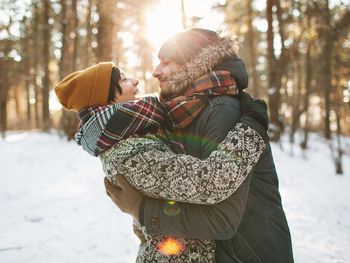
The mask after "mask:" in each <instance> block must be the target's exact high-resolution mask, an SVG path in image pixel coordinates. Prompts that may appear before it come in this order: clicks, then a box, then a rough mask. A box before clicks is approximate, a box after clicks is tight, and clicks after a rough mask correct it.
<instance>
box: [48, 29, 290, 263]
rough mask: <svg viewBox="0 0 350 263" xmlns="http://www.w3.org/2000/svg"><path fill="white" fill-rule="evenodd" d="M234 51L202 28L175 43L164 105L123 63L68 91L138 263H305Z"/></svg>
mask: <svg viewBox="0 0 350 263" xmlns="http://www.w3.org/2000/svg"><path fill="white" fill-rule="evenodd" d="M237 50H238V49H237V46H236V43H235V42H234V41H232V40H231V39H228V38H223V37H220V36H219V35H218V34H217V33H216V32H213V31H210V30H206V29H200V28H193V29H190V30H188V31H184V32H180V33H178V34H176V35H175V36H173V37H172V38H170V39H169V40H168V41H166V42H165V43H164V44H163V46H162V47H161V49H160V51H159V53H158V56H159V60H160V62H159V64H158V65H157V67H156V68H155V70H154V72H153V76H154V77H155V78H157V79H158V80H159V86H160V97H159V98H157V97H152V96H147V97H143V98H141V99H139V100H136V99H135V95H136V93H137V91H138V89H137V85H138V81H137V80H136V79H134V78H129V77H127V76H126V75H125V73H124V72H122V70H121V69H119V68H118V67H117V66H115V65H114V64H113V63H111V62H103V63H99V64H97V65H94V66H92V67H90V68H87V69H85V70H82V71H77V72H74V73H72V74H71V75H69V76H67V77H66V78H64V79H63V80H62V81H61V82H60V83H58V84H57V86H56V88H55V91H56V94H57V97H58V98H59V100H60V102H61V103H62V105H63V106H64V107H65V108H66V109H68V110H73V111H76V112H78V113H79V117H80V119H81V125H80V129H79V131H78V133H77V134H76V141H77V143H78V144H79V145H81V146H82V147H83V149H84V150H85V151H87V152H88V153H90V154H91V155H93V156H98V157H99V158H100V159H101V162H102V166H103V169H104V172H105V174H106V178H105V187H106V192H107V194H108V196H109V197H110V198H111V199H112V201H113V202H114V203H115V204H116V205H117V206H118V207H119V208H120V209H121V210H122V211H123V212H125V213H128V214H130V215H131V216H132V217H133V218H134V232H135V233H136V234H137V236H138V237H139V238H140V240H141V244H140V247H139V252H138V256H137V259H136V261H137V262H217V263H226V262H227V263H230V262H248V263H249V262H267V263H274V262H276V263H279V262H281V263H288V262H293V254H292V245H291V237H290V232H289V228H288V224H287V220H286V217H285V214H284V211H283V207H282V203H281V197H280V194H279V191H278V178H277V173H276V169H275V166H274V161H273V157H272V152H271V147H270V143H269V140H268V136H267V126H268V117H267V109H266V105H265V103H264V102H263V101H261V100H253V99H252V98H251V97H250V96H249V95H248V94H247V93H245V92H244V89H246V88H247V85H248V76H247V72H246V70H245V66H244V64H243V62H242V60H241V59H240V58H239V57H238V54H237Z"/></svg>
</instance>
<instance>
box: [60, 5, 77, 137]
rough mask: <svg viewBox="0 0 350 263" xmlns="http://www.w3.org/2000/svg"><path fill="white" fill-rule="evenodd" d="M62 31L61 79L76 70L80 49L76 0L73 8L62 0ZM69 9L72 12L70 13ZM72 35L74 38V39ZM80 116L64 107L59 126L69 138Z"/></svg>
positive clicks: (74, 130) (72, 134) (72, 135)
mask: <svg viewBox="0 0 350 263" xmlns="http://www.w3.org/2000/svg"><path fill="white" fill-rule="evenodd" d="M60 2H61V7H62V11H61V16H62V18H61V19H62V22H61V32H62V40H61V41H62V49H61V61H60V64H59V71H60V79H63V78H64V77H66V76H67V75H69V74H70V73H72V72H73V71H75V70H76V59H77V49H78V40H77V39H78V28H77V27H78V18H77V5H76V0H74V1H72V8H71V9H68V8H67V2H66V1H65V0H61V1H60ZM69 10H71V12H70V13H69ZM72 36H74V38H73V39H72ZM78 124H79V118H78V116H77V113H76V112H71V111H67V110H65V109H62V116H61V119H60V123H59V126H60V128H61V129H62V130H63V132H64V133H65V135H66V136H67V139H68V140H72V139H74V134H75V133H76V132H77V129H78Z"/></svg>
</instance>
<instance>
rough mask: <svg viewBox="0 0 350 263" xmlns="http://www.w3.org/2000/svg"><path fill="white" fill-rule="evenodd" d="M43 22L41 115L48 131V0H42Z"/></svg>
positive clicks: (49, 123) (44, 126) (49, 37)
mask: <svg viewBox="0 0 350 263" xmlns="http://www.w3.org/2000/svg"><path fill="white" fill-rule="evenodd" d="M43 2H44V24H43V41H44V46H43V59H44V61H43V62H44V76H43V90H42V100H43V101H42V114H43V115H42V117H43V130H44V131H48V130H49V129H50V126H51V120H50V108H49V92H50V76H49V74H50V72H49V63H50V52H49V51H50V41H51V33H50V25H49V18H50V3H49V0H44V1H43Z"/></svg>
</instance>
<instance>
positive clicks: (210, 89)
mask: <svg viewBox="0 0 350 263" xmlns="http://www.w3.org/2000/svg"><path fill="white" fill-rule="evenodd" d="M238 93H239V91H238V88H237V86H236V81H235V80H234V78H233V77H232V76H231V74H230V72H228V71H225V70H216V71H212V72H209V73H207V74H205V75H203V76H202V77H200V78H198V79H197V80H196V81H194V82H193V83H192V85H191V86H189V87H188V88H187V89H186V91H185V93H184V95H181V96H178V97H175V98H172V99H170V100H168V101H165V102H163V105H164V107H165V110H166V114H167V117H168V120H169V122H170V124H171V126H172V128H173V129H184V128H186V127H187V126H188V125H190V124H191V123H192V121H193V120H194V119H195V118H196V117H197V116H198V115H199V114H200V113H201V112H202V110H203V109H204V108H205V107H206V106H207V100H208V98H210V97H213V96H220V95H236V94H238Z"/></svg>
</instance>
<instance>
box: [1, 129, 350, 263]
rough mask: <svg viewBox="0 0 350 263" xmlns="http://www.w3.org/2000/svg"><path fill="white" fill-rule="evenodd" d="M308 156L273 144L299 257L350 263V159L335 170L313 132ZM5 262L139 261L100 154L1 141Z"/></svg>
mask: <svg viewBox="0 0 350 263" xmlns="http://www.w3.org/2000/svg"><path fill="white" fill-rule="evenodd" d="M311 140H312V141H311V142H310V144H311V148H310V149H309V150H308V151H307V153H306V157H303V154H302V153H301V152H300V150H299V149H297V147H295V148H294V150H293V156H291V154H290V152H291V151H290V150H289V148H288V147H289V145H288V144H287V143H286V142H282V145H283V147H284V150H282V149H281V148H280V146H279V145H273V146H272V147H273V152H274V158H275V163H276V167H277V170H278V173H279V179H280V191H281V195H282V198H283V204H284V208H285V212H286V214H287V218H288V221H289V226H290V229H291V233H292V239H293V247H294V256H295V262H301V263H315V262H334V263H335V262H348V261H347V259H348V258H349V257H350V250H349V249H348V248H349V245H350V213H349V200H350V191H349V190H348V189H350V157H349V155H346V156H344V159H343V165H344V167H343V169H344V171H345V173H344V175H342V176H338V175H335V172H334V171H335V169H334V165H333V163H332V161H331V160H332V159H331V154H330V150H329V147H328V146H327V144H326V143H325V142H324V141H323V140H322V138H320V137H318V136H317V135H314V136H312V139H311ZM0 160H1V161H0V162H1V170H0V171H1V176H0V207H1V210H0V262H2V263H11V262H16V263H21V262H23V263H24V262H26V263H27V262H29V263H31V262H33V263H34V262H35V263H41V262H42V263H44V262H45V263H46V262H50V263H58V262H77V263H79V262H84V263H86V262H94V263H95V262H96V263H102V262H108V263H110V262H118V263H119V262H120V263H124V262H134V260H135V257H136V253H137V247H138V239H137V238H136V237H135V236H134V234H133V232H132V219H131V217H130V216H128V215H125V214H123V213H122V212H121V211H120V210H119V209H117V208H116V207H115V205H114V204H113V203H112V202H111V201H110V199H109V198H108V196H107V195H106V194H105V189H104V186H103V177H104V175H103V172H102V168H101V164H100V161H99V159H98V158H94V157H91V156H89V155H88V154H87V153H85V152H84V151H83V150H82V149H81V148H80V147H78V146H77V145H76V144H75V143H74V142H67V141H66V140H65V139H64V138H60V137H59V136H58V135H55V134H44V133H39V132H25V133H10V134H9V135H8V137H7V138H6V139H3V140H0Z"/></svg>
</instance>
